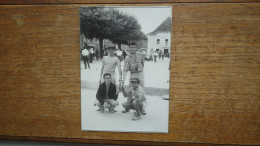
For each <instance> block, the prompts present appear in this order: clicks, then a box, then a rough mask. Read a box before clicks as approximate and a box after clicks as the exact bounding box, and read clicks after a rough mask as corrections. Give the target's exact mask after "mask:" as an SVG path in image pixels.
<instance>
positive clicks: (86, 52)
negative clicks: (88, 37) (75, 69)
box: [81, 44, 127, 69]
mask: <svg viewBox="0 0 260 146" xmlns="http://www.w3.org/2000/svg"><path fill="white" fill-rule="evenodd" d="M108 49H109V47H107V48H106V49H105V52H104V51H103V50H101V51H100V58H101V59H103V56H108V54H109V53H108V51H109V50H108ZM81 54H82V58H83V62H84V66H85V69H87V67H88V68H89V69H90V65H89V63H92V62H93V60H94V57H95V56H96V59H97V61H98V58H99V51H98V49H94V48H92V47H91V48H89V49H87V44H85V45H84V49H83V50H82V53H81ZM114 55H116V57H117V58H118V59H119V60H120V61H122V60H124V59H125V58H126V55H127V54H126V51H125V50H124V51H121V50H120V49H117V50H116V51H114Z"/></svg>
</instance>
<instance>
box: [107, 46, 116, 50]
mask: <svg viewBox="0 0 260 146" xmlns="http://www.w3.org/2000/svg"><path fill="white" fill-rule="evenodd" d="M107 49H114V50H116V46H115V45H109V46H107Z"/></svg>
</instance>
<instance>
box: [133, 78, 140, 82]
mask: <svg viewBox="0 0 260 146" xmlns="http://www.w3.org/2000/svg"><path fill="white" fill-rule="evenodd" d="M131 82H137V83H140V80H139V79H138V78H131Z"/></svg>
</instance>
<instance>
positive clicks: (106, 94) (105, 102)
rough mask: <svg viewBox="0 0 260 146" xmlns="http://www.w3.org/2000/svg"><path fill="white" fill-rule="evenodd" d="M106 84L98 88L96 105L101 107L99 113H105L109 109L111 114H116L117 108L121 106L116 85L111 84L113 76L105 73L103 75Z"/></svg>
mask: <svg viewBox="0 0 260 146" xmlns="http://www.w3.org/2000/svg"><path fill="white" fill-rule="evenodd" d="M103 78H104V82H103V83H101V84H100V85H99V87H98V91H97V94H96V97H97V100H98V101H97V102H96V103H95V105H97V106H98V107H99V109H98V111H100V112H102V113H103V112H104V110H105V108H107V109H108V110H109V111H110V112H116V111H115V107H116V106H118V105H119V103H118V101H117V98H118V94H117V90H116V85H114V84H113V83H112V82H111V74H109V73H105V74H104V75H103Z"/></svg>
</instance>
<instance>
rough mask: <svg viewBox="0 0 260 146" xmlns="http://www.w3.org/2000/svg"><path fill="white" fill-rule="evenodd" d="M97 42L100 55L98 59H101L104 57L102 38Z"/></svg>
mask: <svg viewBox="0 0 260 146" xmlns="http://www.w3.org/2000/svg"><path fill="white" fill-rule="evenodd" d="M98 40H99V53H100V57H101V59H102V58H103V55H104V49H103V38H98Z"/></svg>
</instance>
